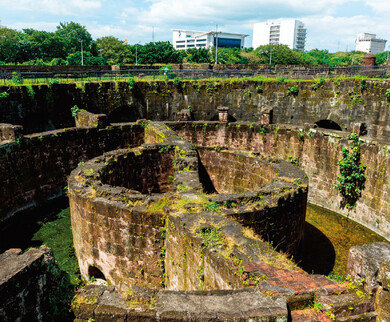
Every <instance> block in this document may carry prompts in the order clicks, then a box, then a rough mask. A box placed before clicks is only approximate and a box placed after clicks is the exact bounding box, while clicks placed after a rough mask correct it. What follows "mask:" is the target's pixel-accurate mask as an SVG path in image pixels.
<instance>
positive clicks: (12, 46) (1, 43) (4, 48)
mask: <svg viewBox="0 0 390 322" xmlns="http://www.w3.org/2000/svg"><path fill="white" fill-rule="evenodd" d="M17 44H18V32H17V31H16V30H13V29H9V28H5V27H0V61H5V62H8V63H11V62H15V60H16V53H17V52H16V48H17Z"/></svg>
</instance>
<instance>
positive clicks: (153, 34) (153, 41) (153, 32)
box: [152, 26, 154, 44]
mask: <svg viewBox="0 0 390 322" xmlns="http://www.w3.org/2000/svg"><path fill="white" fill-rule="evenodd" d="M152 41H153V44H154V26H153V27H152Z"/></svg>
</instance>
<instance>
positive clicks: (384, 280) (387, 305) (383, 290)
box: [375, 260, 390, 321]
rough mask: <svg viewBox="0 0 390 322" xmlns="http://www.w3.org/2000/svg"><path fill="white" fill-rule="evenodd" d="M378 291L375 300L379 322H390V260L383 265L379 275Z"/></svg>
mask: <svg viewBox="0 0 390 322" xmlns="http://www.w3.org/2000/svg"><path fill="white" fill-rule="evenodd" d="M377 280H378V284H379V287H378V291H377V293H376V298H375V306H376V312H377V313H378V319H379V321H390V260H389V261H386V262H384V263H383V264H381V267H380V269H379V273H378V277H377Z"/></svg>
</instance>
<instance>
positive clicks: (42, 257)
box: [0, 107, 390, 321]
mask: <svg viewBox="0 0 390 322" xmlns="http://www.w3.org/2000/svg"><path fill="white" fill-rule="evenodd" d="M218 112H219V113H220V115H219V122H214V123H213V124H212V125H211V126H212V128H213V129H214V132H213V130H212V131H210V133H207V134H206V128H207V126H208V125H207V124H206V123H204V122H203V123H202V122H190V120H189V119H188V113H187V112H186V113H183V115H184V116H183V117H182V118H181V119H180V118H179V122H150V121H144V120H141V121H138V122H137V123H132V124H129V123H127V124H114V125H110V126H111V127H112V128H114V129H115V131H111V129H110V128H109V127H110V126H107V124H108V123H107V119H106V117H105V116H104V115H94V114H92V113H89V112H87V111H84V110H81V113H80V112H79V113H78V116H77V120H76V125H77V129H75V131H76V132H72V131H71V132H70V133H65V132H64V133H62V134H61V135H63V137H64V140H63V144H64V148H63V149H62V150H61V149H59V151H69V147H67V144H68V143H69V142H71V140H75V139H76V138H78V137H83V140H84V139H85V138H88V136H91V138H93V139H92V140H90V141H88V142H91V146H88V147H87V146H83V148H84V149H87V150H85V151H83V150H77V149H76V148H75V151H78V152H77V153H79V154H77V153H76V152H72V153H71V154H70V156H71V157H73V158H74V159H75V162H77V159H78V158H79V155H80V156H83V157H86V158H87V160H88V161H86V162H85V163H83V164H79V166H77V168H76V169H75V170H73V171H72V172H71V174H70V176H69V179H68V186H69V201H70V208H71V218H72V229H73V238H74V246H75V250H76V255H77V258H78V262H79V266H80V271H81V275H82V277H83V279H84V280H85V281H91V280H96V282H90V283H88V284H87V285H86V286H85V287H83V288H81V289H80V290H79V291H78V293H77V295H76V297H75V298H74V300H73V302H72V309H73V312H74V314H75V316H76V319H77V320H78V321H82V320H86V321H88V320H90V319H93V320H95V321H133V320H134V321H141V320H142V321H189V320H193V321H198V320H202V321H203V320H205V321H206V320H207V321H209V320H240V321H241V320H246V321H251V320H257V321H290V320H292V321H320V320H321V321H328V320H331V319H336V320H338V321H350V320H361V319H363V320H366V321H375V320H379V321H386V320H387V319H389V317H390V308H389V305H388V303H390V297H389V291H390V288H389V285H390V283H389V280H390V278H389V263H390V262H389V260H390V248H389V244H387V243H382V244H374V245H369V246H360V247H354V248H352V249H351V252H350V259H349V264H348V265H349V266H348V273H349V275H350V277H351V279H352V280H354V281H355V283H357V284H358V285H362V288H363V290H362V291H361V292H363V291H365V292H366V293H358V292H356V291H355V289H352V288H350V287H349V286H348V284H345V283H344V284H340V283H337V282H335V281H332V280H330V279H328V278H326V277H324V276H321V275H315V274H308V273H306V272H304V271H303V270H302V269H301V268H299V267H298V266H297V265H296V264H295V263H294V262H293V261H292V260H291V257H294V256H295V255H296V254H297V252H298V250H299V245H300V242H301V240H302V238H303V233H304V222H305V213H306V204H307V200H308V183H309V182H308V176H307V175H306V173H305V172H304V171H303V170H301V169H300V168H298V167H296V166H294V165H292V164H291V163H289V162H287V161H284V160H283V159H282V158H279V157H275V156H270V155H268V154H267V153H266V152H265V151H266V148H267V147H268V148H271V146H273V147H274V148H275V146H276V145H277V143H275V141H276V137H275V133H277V131H276V132H275V130H273V132H272V131H269V132H264V133H263V132H261V133H260V132H259V133H260V134H259V135H260V140H259V141H258V142H256V143H255V144H260V142H262V144H263V145H264V146H265V148H261V149H260V148H259V149H255V148H253V147H250V146H249V144H243V143H242V142H243V141H240V140H244V136H245V135H246V134H243V132H245V131H246V133H247V135H248V136H250V137H252V135H253V134H252V132H251V131H250V130H251V129H252V128H253V123H252V124H250V125H249V124H241V123H238V124H237V125H235V128H234V130H232V132H229V131H231V130H228V129H229V127H230V124H229V123H227V120H228V108H225V107H221V108H219V109H218ZM183 121H186V122H183ZM269 123H272V110H267V111H266V112H264V115H262V117H261V120H260V122H259V124H258V125H256V126H259V128H260V126H261V129H264V127H263V126H264V125H269ZM241 126H242V127H241ZM6 128H7V131H8V128H9V126H7V127H6ZM278 130H279V128H278ZM4 131H5V130H4ZM207 131H208V130H207ZM222 131H224V132H222ZM291 131H293V130H291V129H289V128H287V129H286V133H287V134H286V135H289V134H288V133H289V132H291ZM16 132H17V129H15V133H16ZM4 133H8V132H4ZM58 133H59V131H58ZM58 133H57V132H55V133H49V135H50V139H49V138H48V140H61V135H60V138H59V139H58ZM222 133H223V135H224V136H222V135H221V134H222ZM267 133H268V134H267ZM269 133H270V134H269ZM54 134H55V135H54ZM217 134H218V135H217ZM13 135H14V136H12V135H9V134H7V135H4V137H6V138H7V140H8V139H11V140H12V139H14V140H15V138H16V134H13ZM231 135H234V136H235V141H234V142H233V141H229V140H231V138H232V137H231ZM266 135H268V136H267V137H266ZM294 135H295V134H294ZM110 136H111V137H110ZM269 136H270V137H273V140H274V142H272V140H270V138H269ZM18 138H20V136H18ZM22 139H23V137H22ZM32 139H33V140H34V138H33V137H32ZM38 140H39V141H42V140H45V138H40V137H39V138H38ZM267 140H268V142H267ZM299 140H300V139H298V141H297V145H299V146H301V145H302V142H300V141H299ZM92 142H93V143H92ZM114 142H115V143H114ZM123 142H124V143H123ZM253 142H255V140H253ZM56 143H57V146H58V142H56ZM41 144H42V145H43V144H44V143H41ZM93 144H96V146H94V145H93ZM74 145H75V146H76V145H77V143H76V142H74ZM254 150H257V151H262V152H254ZM58 160H59V159H57V162H62V161H58ZM70 168H72V167H70ZM73 168H74V167H73ZM48 171H50V170H48ZM64 172H66V171H64ZM58 182H61V178H58ZM55 187H56V186H55V184H54V185H53V187H46V191H50V193H53V192H55ZM47 196H48V197H49V194H48V195H47ZM5 206H6V207H9V209H15V207H17V206H18V205H15V204H10V205H7V204H6V205H5ZM19 253H20V250H10V251H8V252H6V253H4V254H2V255H0V262H1V263H2V265H3V264H4V263H5V264H4V265H5V266H4V267H7V269H6V270H2V271H1V273H2V274H1V275H0V289H2V290H3V292H2V294H3V296H4V294H7V298H4V301H3V303H6V304H4V305H3V306H2V307H1V308H0V317H2V318H4V320H12V319H13V317H15V318H16V319H17V317H18V316H19V317H20V316H22V317H27V318H28V317H31V316H34V314H36V316H37V317H38V320H39V319H42V316H43V314H44V313H42V312H44V311H43V310H42V307H45V305H46V304H45V305H43V303H45V301H46V300H45V297H44V294H45V285H50V283H49V284H47V283H46V281H47V280H49V278H47V272H48V269H47V267H48V265H49V266H50V264H49V262H50V256H47V254H48V253H49V250H47V249H41V250H35V249H32V250H30V251H28V252H26V253H25V254H19ZM373 254H375V255H373ZM35 266H37V267H38V269H37V270H36V272H35V273H31V272H30V273H28V274H29V276H31V275H33V276H37V281H38V286H37V285H35V284H34V282H33V281H34V280H31V283H25V284H24V285H23V286H24V287H25V290H21V291H19V289H15V288H14V287H12V285H14V283H17V281H18V280H21V281H22V280H23V278H24V277H23V276H24V275H23V272H25V271H27V270H29V269H30V268H31V267H35ZM18 285H20V284H18ZM31 292H36V294H37V297H34V301H36V302H34V301H32V300H31V301H30V300H29V299H28V296H29V295H30V296H31V294H32V293H31ZM362 294H363V295H362ZM21 299H23V300H22V303H26V304H27V305H24V306H23V305H22V307H20V306H18V305H16V304H15V303H20V301H21ZM314 303H316V304H317V305H319V306H320V307H321V310H320V311H315V310H312V309H310V307H311V306H313V305H314ZM10 312H14V313H13V314H10ZM20 312H22V313H20ZM23 314H24V315H23ZM39 317H41V318H39Z"/></svg>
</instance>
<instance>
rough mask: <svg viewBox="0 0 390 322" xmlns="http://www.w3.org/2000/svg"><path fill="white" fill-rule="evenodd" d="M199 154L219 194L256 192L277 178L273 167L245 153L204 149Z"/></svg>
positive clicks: (199, 150)
mask: <svg viewBox="0 0 390 322" xmlns="http://www.w3.org/2000/svg"><path fill="white" fill-rule="evenodd" d="M198 153H199V157H200V160H201V162H202V165H203V166H204V167H205V169H206V171H207V174H208V175H209V176H210V179H211V182H212V183H213V186H214V188H215V189H216V191H217V192H218V193H242V192H250V191H256V190H259V189H260V188H261V187H263V186H265V185H266V184H268V183H270V182H271V181H272V180H273V179H274V178H275V176H276V173H275V170H274V169H273V168H272V166H270V165H269V164H267V163H266V162H261V160H259V159H258V158H255V157H250V156H248V155H246V154H244V153H242V154H240V153H237V152H235V153H233V151H229V150H222V151H219V152H217V151H216V150H215V149H202V148H201V149H198Z"/></svg>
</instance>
